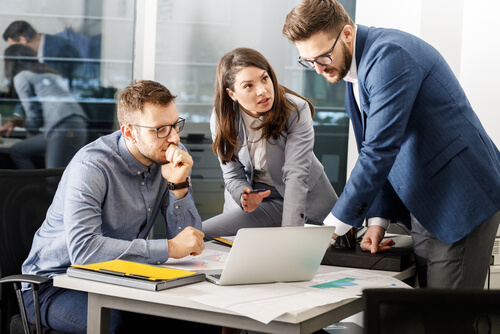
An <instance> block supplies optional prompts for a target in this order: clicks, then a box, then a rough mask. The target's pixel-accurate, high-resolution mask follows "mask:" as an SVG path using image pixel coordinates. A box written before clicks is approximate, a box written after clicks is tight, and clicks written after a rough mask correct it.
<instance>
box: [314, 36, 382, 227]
mask: <svg viewBox="0 0 500 334" xmlns="http://www.w3.org/2000/svg"><path fill="white" fill-rule="evenodd" d="M354 31H355V35H354V36H355V37H356V36H357V34H356V32H357V26H355V27H354ZM344 80H345V81H347V82H350V83H351V84H352V90H353V93H354V99H355V100H356V104H357V105H358V109H359V110H361V104H360V100H359V85H358V68H357V65H356V38H354V42H353V46H352V62H351V67H350V68H349V72H348V73H347V75H346V76H345V77H344ZM323 223H324V224H325V225H333V226H335V227H336V229H335V234H337V235H344V234H345V233H347V231H349V230H350V229H351V227H352V226H351V225H348V224H346V223H344V222H342V221H341V220H339V219H338V218H337V217H335V216H334V215H332V214H330V215H328V217H326V219H325V220H324V222H323ZM389 223H390V220H389V219H386V218H381V217H371V218H368V223H367V225H368V226H372V225H377V226H382V227H383V228H384V229H386V230H387V227H389Z"/></svg>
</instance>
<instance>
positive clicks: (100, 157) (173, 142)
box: [22, 81, 220, 333]
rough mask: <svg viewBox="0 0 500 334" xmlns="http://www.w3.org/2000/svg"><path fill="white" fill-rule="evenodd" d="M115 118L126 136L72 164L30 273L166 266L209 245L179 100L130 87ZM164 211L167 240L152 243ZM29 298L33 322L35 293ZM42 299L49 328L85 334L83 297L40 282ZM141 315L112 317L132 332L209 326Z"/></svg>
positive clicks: (143, 86)
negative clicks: (130, 264) (108, 264)
mask: <svg viewBox="0 0 500 334" xmlns="http://www.w3.org/2000/svg"><path fill="white" fill-rule="evenodd" d="M118 121H119V122H120V125H121V131H116V132H114V133H112V134H110V135H107V136H103V137H101V138H99V139H98V140H96V141H94V142H92V143H90V144H88V145H87V146H85V147H84V148H83V149H81V150H80V151H79V152H78V153H77V154H76V155H75V157H74V158H73V160H72V161H71V163H70V164H69V165H68V167H67V168H66V170H65V172H64V174H63V176H62V179H61V182H60V184H59V187H58V189H57V192H56V194H55V196H54V200H53V202H52V205H51V206H50V208H49V210H48V212H47V218H46V219H45V221H44V223H43V225H42V227H41V228H40V229H39V230H38V231H37V233H36V234H35V237H34V240H33V246H32V248H31V251H30V254H29V256H28V258H27V259H26V261H25V262H24V264H23V268H22V269H23V273H24V274H35V275H42V276H48V277H53V276H56V275H61V274H64V273H65V272H66V269H67V268H68V267H69V266H70V265H71V264H88V263H96V262H102V261H109V260H114V259H121V260H128V261H135V262H141V263H147V264H160V263H163V262H165V261H167V260H168V258H169V257H172V258H180V257H184V256H186V255H189V254H191V253H193V254H195V255H198V254H200V253H201V252H202V250H203V249H204V243H203V236H204V235H203V233H202V232H201V231H200V229H201V218H200V216H199V215H198V211H197V210H196V207H195V204H194V200H193V197H192V190H191V189H190V183H189V182H186V180H187V178H188V176H189V174H190V171H191V168H192V166H193V160H192V158H191V156H190V155H189V154H188V153H187V152H186V150H185V148H184V147H183V146H182V144H181V143H180V142H179V141H180V138H179V132H180V131H181V130H182V128H183V126H184V120H183V119H181V118H179V115H178V113H177V109H176V107H175V104H174V96H173V95H172V94H171V93H170V91H169V90H168V89H167V88H166V87H165V86H163V85H161V84H159V83H157V82H154V81H139V82H137V83H133V84H131V85H130V86H128V87H127V88H125V89H124V90H123V92H122V94H121V96H120V99H119V103H118ZM169 189H170V190H169ZM160 212H161V214H162V215H163V216H164V218H165V221H166V227H167V234H168V237H169V238H170V239H168V240H165V239H157V240H146V238H147V236H148V234H149V232H150V230H151V228H152V227H153V224H154V222H155V219H156V217H157V215H158V214H159V213H160ZM24 288H26V287H24ZM23 295H24V298H25V300H26V301H27V304H28V305H27V309H28V313H29V314H31V317H32V318H33V317H34V309H33V303H32V297H31V293H30V291H27V290H25V291H23ZM40 303H41V312H42V322H43V325H44V326H47V327H50V328H53V329H57V330H60V331H63V332H65V333H68V332H69V333H85V332H86V328H87V293H84V292H79V291H73V290H66V289H61V288H56V287H53V286H52V285H49V286H43V287H42V288H41V289H40ZM143 317H144V316H142V315H136V314H125V313H124V312H120V311H112V316H111V325H112V328H113V329H115V330H116V331H117V332H130V333H156V332H160V330H161V329H164V330H168V331H172V332H173V333H191V330H193V331H194V330H195V329H196V330H198V331H199V333H204V332H205V331H204V330H208V329H207V328H204V329H203V330H202V329H200V328H197V327H196V326H194V325H192V324H186V323H183V322H182V323H181V322H177V321H176V322H174V321H173V320H171V319H164V318H154V317H151V318H148V319H146V318H143ZM181 324H182V327H176V326H181ZM156 326H161V328H160V327H156ZM138 327H139V328H138ZM195 327H196V328H195ZM218 332H220V328H219V329H218Z"/></svg>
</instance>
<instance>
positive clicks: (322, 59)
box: [298, 26, 345, 68]
mask: <svg viewBox="0 0 500 334" xmlns="http://www.w3.org/2000/svg"><path fill="white" fill-rule="evenodd" d="M344 27H345V26H344ZM344 27H342V29H340V31H339V34H338V35H337V38H336V39H335V42H334V43H333V46H332V49H331V50H330V53H329V54H327V55H324V56H319V57H317V58H316V59H306V58H302V57H300V56H299V60H298V62H299V64H300V65H302V66H304V67H307V68H313V67H314V63H318V64H319V65H321V66H328V65H330V64H331V63H332V62H333V60H332V53H333V49H335V45H337V41H338V40H339V37H340V34H341V33H342V31H343V30H344Z"/></svg>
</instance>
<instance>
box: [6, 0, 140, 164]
mask: <svg viewBox="0 0 500 334" xmlns="http://www.w3.org/2000/svg"><path fill="white" fill-rule="evenodd" d="M0 6H1V8H2V12H1V14H0V31H1V32H2V34H4V37H6V39H7V40H4V39H2V40H1V41H0V43H2V46H1V48H2V53H1V55H0V57H1V58H2V60H3V61H2V66H0V78H1V79H0V115H1V124H2V125H5V124H6V123H8V122H9V119H11V117H12V116H13V115H14V117H15V118H20V119H21V121H20V122H17V123H16V127H15V128H14V131H13V132H12V133H11V136H10V138H5V133H4V134H3V136H4V137H3V138H2V143H0V146H1V147H0V153H1V154H0V165H1V166H0V167H2V168H11V167H12V168H14V167H21V166H18V165H17V161H12V159H9V154H8V153H9V150H10V147H11V146H13V145H15V144H17V143H18V142H20V141H24V140H26V139H29V138H31V137H32V136H37V135H40V134H45V136H40V142H39V143H40V147H39V148H38V150H37V151H36V152H30V153H29V154H30V155H31V157H30V159H32V160H33V162H34V164H35V165H36V167H42V168H43V167H45V161H46V159H45V158H46V154H45V153H46V151H45V148H46V147H45V148H44V147H43V145H42V143H41V141H43V140H45V141H46V144H48V145H51V144H50V138H49V139H47V137H48V136H47V133H52V132H51V131H52V130H53V129H54V126H57V125H58V124H61V122H62V120H65V121H66V122H67V121H68V120H69V119H75V118H76V119H78V118H79V117H80V118H86V121H87V130H86V134H85V138H86V139H85V141H80V142H79V145H83V144H85V143H87V142H89V141H91V140H93V139H95V138H97V137H99V136H100V135H103V134H107V133H110V132H112V131H113V130H114V129H115V128H116V124H115V120H116V116H115V115H116V95H117V92H118V91H119V90H121V89H123V88H124V87H125V86H126V85H128V84H129V83H130V81H131V80H132V72H133V71H132V65H133V54H134V52H133V46H134V21H135V17H134V15H135V1H134V0H72V1H64V0H42V1H40V0H36V1H35V0H22V1H7V0H0ZM12 44H17V45H20V46H15V47H14V48H13V47H11V45H12ZM27 48H29V49H31V50H32V51H33V54H28V53H29V50H27ZM24 53H26V54H28V56H26V55H24V56H23V54H24ZM8 54H9V55H8ZM9 63H15V65H16V66H18V67H19V66H20V68H19V69H17V70H13V71H14V72H12V73H10V72H11V70H10V69H9V70H8V72H9V73H6V72H5V69H6V67H5V65H6V64H9ZM9 66H10V65H9ZM9 68H11V67H9ZM26 69H27V70H28V72H29V73H24V74H21V75H20V73H19V72H22V71H21V70H23V71H24V72H26ZM33 73H36V74H37V75H34V74H33ZM68 117H69V118H68ZM81 131H85V130H82V129H81V128H75V129H74V131H73V133H77V134H78V133H80V132H81ZM37 138H38V137H37ZM47 140H49V141H47ZM68 140H71V139H68ZM61 150H68V151H70V150H71V149H70V148H65V147H64V146H61ZM26 155H28V153H26ZM68 158H70V157H68ZM66 160H68V159H66ZM59 163H63V162H59Z"/></svg>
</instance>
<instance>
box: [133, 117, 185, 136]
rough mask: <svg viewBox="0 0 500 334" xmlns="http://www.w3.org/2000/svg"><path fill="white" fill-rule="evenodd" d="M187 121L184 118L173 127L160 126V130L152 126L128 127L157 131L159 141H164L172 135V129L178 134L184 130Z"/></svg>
mask: <svg viewBox="0 0 500 334" xmlns="http://www.w3.org/2000/svg"><path fill="white" fill-rule="evenodd" d="M185 122H186V120H185V119H184V118H179V120H178V121H177V122H175V124H172V125H164V126H160V127H159V128H155V127H152V126H145V125H137V124H129V125H128V126H136V127H138V128H146V129H155V130H156V137H158V139H163V138H167V137H168V136H169V135H170V132H172V129H175V131H176V132H177V133H179V132H181V131H182V129H184V123H185Z"/></svg>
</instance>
